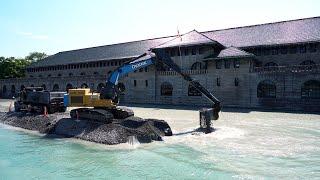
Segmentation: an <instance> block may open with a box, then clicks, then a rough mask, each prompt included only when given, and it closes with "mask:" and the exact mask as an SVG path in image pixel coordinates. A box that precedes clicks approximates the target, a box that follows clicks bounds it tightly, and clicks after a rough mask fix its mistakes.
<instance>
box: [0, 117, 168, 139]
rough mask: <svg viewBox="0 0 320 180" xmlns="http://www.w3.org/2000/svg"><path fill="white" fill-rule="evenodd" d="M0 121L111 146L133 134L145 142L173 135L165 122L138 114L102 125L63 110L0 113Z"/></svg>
mask: <svg viewBox="0 0 320 180" xmlns="http://www.w3.org/2000/svg"><path fill="white" fill-rule="evenodd" d="M0 122H2V123H4V124H8V125H11V126H15V127H20V128H24V129H29V130H35V131H39V132H40V133H45V134H56V135H60V136H63V137H74V138H79V139H83V140H87V141H92V142H96V143H102V144H110V145H111V144H119V143H126V142H128V140H129V138H130V137H132V136H135V137H136V138H137V139H138V141H139V142H142V143H148V142H151V141H153V140H157V141H159V140H162V136H168V135H172V132H171V128H170V126H169V125H168V124H167V123H166V122H165V121H163V120H157V119H142V118H139V117H128V118H126V119H114V120H113V122H112V123H109V124H103V123H98V122H93V121H88V120H76V119H72V118H70V116H68V114H65V113H60V114H58V113H56V114H50V115H48V116H43V115H36V114H28V113H24V112H13V113H0Z"/></svg>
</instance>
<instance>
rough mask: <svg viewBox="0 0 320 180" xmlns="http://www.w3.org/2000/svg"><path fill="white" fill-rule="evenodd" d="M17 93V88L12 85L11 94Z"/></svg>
mask: <svg viewBox="0 0 320 180" xmlns="http://www.w3.org/2000/svg"><path fill="white" fill-rule="evenodd" d="M15 93H16V86H15V85H12V86H11V94H15Z"/></svg>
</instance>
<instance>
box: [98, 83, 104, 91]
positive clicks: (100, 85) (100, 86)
mask: <svg viewBox="0 0 320 180" xmlns="http://www.w3.org/2000/svg"><path fill="white" fill-rule="evenodd" d="M103 87H105V85H104V83H100V84H98V86H97V91H98V92H101V89H102V88H103Z"/></svg>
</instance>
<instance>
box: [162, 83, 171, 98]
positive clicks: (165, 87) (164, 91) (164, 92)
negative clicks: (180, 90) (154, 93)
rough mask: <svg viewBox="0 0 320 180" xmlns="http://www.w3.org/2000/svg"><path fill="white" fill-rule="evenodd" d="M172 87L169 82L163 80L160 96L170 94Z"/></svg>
mask: <svg viewBox="0 0 320 180" xmlns="http://www.w3.org/2000/svg"><path fill="white" fill-rule="evenodd" d="M172 91H173V87H172V85H171V84H170V83H168V82H164V83H162V84H161V96H172Z"/></svg>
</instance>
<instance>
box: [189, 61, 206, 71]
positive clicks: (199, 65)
mask: <svg viewBox="0 0 320 180" xmlns="http://www.w3.org/2000/svg"><path fill="white" fill-rule="evenodd" d="M200 69H204V66H203V65H202V63H201V62H195V63H193V64H192V66H191V70H200Z"/></svg>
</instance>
